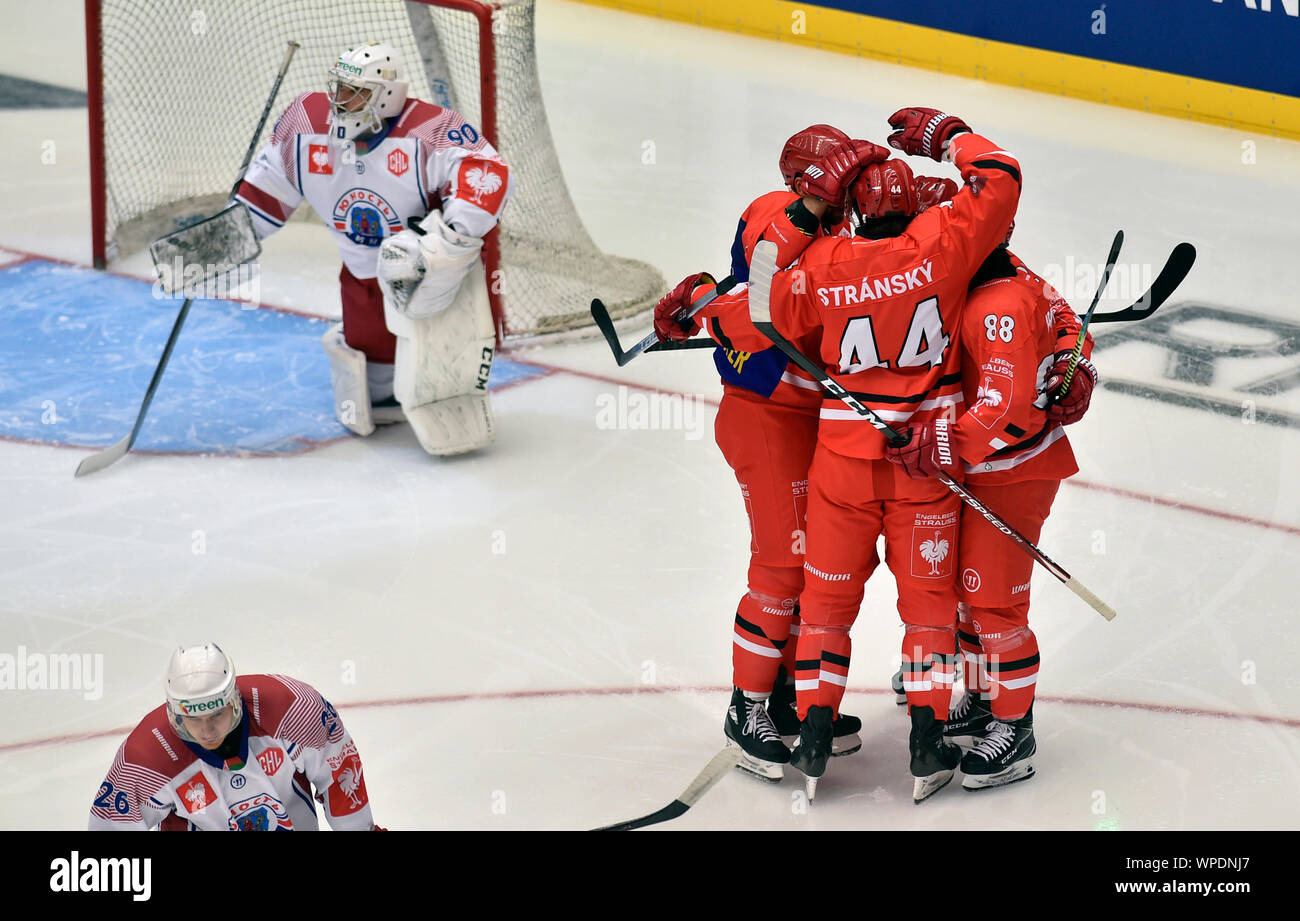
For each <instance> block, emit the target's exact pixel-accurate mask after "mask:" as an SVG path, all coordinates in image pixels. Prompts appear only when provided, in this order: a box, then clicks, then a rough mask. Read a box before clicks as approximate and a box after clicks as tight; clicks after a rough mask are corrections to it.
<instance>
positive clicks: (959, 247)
mask: <svg viewBox="0 0 1300 921" xmlns="http://www.w3.org/2000/svg"><path fill="white" fill-rule="evenodd" d="M949 149H950V151H951V152H952V155H953V162H954V163H955V164H956V166H957V167H958V169H960V170H961V173H962V176H963V178H964V179H965V180H966V185H965V186H964V187H963V188H962V189H961V190H960V191H959V192H958V193H957V194H956V196H954V197H953V199H952V200H951V201H949V202H945V203H943V204H941V205H938V206H936V207H933V208H930V209H928V210H927V211H924V212H923V213H921V214H919V215H917V216H916V217H915V218H914V219H913V220H912V222H911V223H910V224H909V225H908V227H907V229H906V230H905V231H904V232H903V233H902V234H900V235H899V236H896V237H890V238H887V239H883V240H870V239H866V238H863V237H852V238H845V237H833V238H832V237H828V238H822V239H818V240H815V241H814V242H813V243H812V244H811V245H810V246H809V247H808V249H807V250H805V251H804V254H803V256H802V257H801V258H800V260H799V262H798V263H797V265H796V266H795V267H793V268H791V269H789V270H787V271H782V272H778V273H777V274H776V276H775V278H773V281H772V299H771V313H772V322H773V324H774V325H775V326H776V328H777V329H778V330H780V331H781V332H782V334H783V335H785V336H786V337H787V338H788V339H790V340H791V341H792V342H799V341H800V340H801V339H802V338H803V337H805V336H813V337H815V338H816V340H817V342H818V348H817V349H816V350H815V351H812V352H811V353H806V354H810V357H814V358H815V359H816V358H819V359H820V363H821V364H822V366H823V367H825V368H827V369H828V370H830V371H831V373H832V374H833V375H834V376H836V378H837V379H838V380H839V381H840V383H841V384H842V385H843V386H844V387H845V389H847V390H848V391H850V392H851V393H852V394H853V395H854V396H855V397H857V399H858V400H860V401H861V402H863V403H865V404H866V405H867V406H868V407H869V408H870V409H872V410H873V411H875V413H876V414H877V415H878V416H880V418H882V419H883V420H884V421H886V422H888V423H889V424H890V425H891V426H893V427H894V428H895V429H898V430H902V429H904V428H905V427H906V426H907V425H908V424H909V423H921V422H924V421H928V420H929V419H931V418H933V417H935V416H937V415H939V414H941V413H944V412H945V411H948V412H959V411H960V410H961V409H962V408H963V406H964V401H963V398H962V377H961V349H960V348H959V342H958V337H959V336H960V325H961V318H962V311H963V308H964V307H965V304H966V294H967V288H968V286H969V282H970V279H971V276H972V275H974V273H975V270H976V269H977V268H978V267H979V266H980V264H981V263H983V261H984V259H985V257H986V256H987V255H988V254H989V253H990V252H991V251H992V250H993V248H994V246H996V245H997V244H998V243H999V242H1001V241H1002V240H1003V239H1004V238H1005V237H1006V233H1007V227H1008V225H1009V224H1010V223H1011V219H1012V217H1013V216H1014V215H1015V211H1016V206H1017V204H1018V203H1019V200H1020V167H1019V164H1018V163H1017V161H1016V160H1015V158H1014V157H1012V156H1011V155H1010V154H1008V153H1007V152H1006V151H1003V150H1000V149H998V147H997V145H995V144H993V143H992V142H991V141H989V140H988V139H986V138H984V137H981V136H979V135H976V134H961V135H958V136H957V137H956V138H954V139H953V141H952V144H951V146H950V148H949ZM705 313H706V314H707V315H710V316H717V317H720V318H721V319H722V322H723V324H724V325H725V326H726V327H727V328H728V330H729V335H730V337H731V339H732V341H733V342H734V343H736V346H737V347H738V348H745V347H746V346H747V345H749V344H752V343H759V342H762V341H763V337H762V336H761V334H760V333H759V332H758V331H757V330H756V329H754V328H753V325H752V324H750V323H749V320H748V300H747V290H746V289H742V288H741V287H739V286H738V287H737V288H736V289H733V290H732V291H731V292H729V293H728V294H727V295H725V296H723V297H720V298H718V299H717V300H715V301H714V302H713V303H712V304H710V305H709V307H707V308H705ZM742 331H743V332H744V335H743V336H742ZM948 407H953V409H952V410H948ZM820 418H821V427H820V435H819V437H820V439H821V441H822V442H823V443H824V444H825V445H826V446H827V447H828V448H830V449H831V450H833V451H835V452H836V453H839V454H844V455H847V456H850V457H863V458H878V457H883V456H884V448H885V440H884V437H883V436H882V435H881V434H880V433H879V432H877V431H876V429H875V428H874V427H873V426H872V425H871V423H870V422H868V421H867V419H866V418H864V417H862V416H860V415H858V414H857V413H856V412H854V411H853V410H852V409H849V408H848V407H846V406H844V404H843V403H841V402H840V401H839V400H837V399H835V398H834V397H829V396H826V397H823V401H822V408H821V412H820Z"/></svg>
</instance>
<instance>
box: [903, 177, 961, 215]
mask: <svg viewBox="0 0 1300 921" xmlns="http://www.w3.org/2000/svg"><path fill="white" fill-rule="evenodd" d="M912 187H913V188H914V189H916V204H917V211H924V210H925V209H926V208H933V207H934V206H935V205H938V204H942V203H943V202H946V201H948V200H950V199H951V198H952V197H953V196H954V195H956V194H957V191H958V189H959V188H960V187H959V186H958V185H957V183H955V182H953V181H952V180H951V179H936V178H934V177H933V176H917V177H916V178H915V179H914V180H913V182H912Z"/></svg>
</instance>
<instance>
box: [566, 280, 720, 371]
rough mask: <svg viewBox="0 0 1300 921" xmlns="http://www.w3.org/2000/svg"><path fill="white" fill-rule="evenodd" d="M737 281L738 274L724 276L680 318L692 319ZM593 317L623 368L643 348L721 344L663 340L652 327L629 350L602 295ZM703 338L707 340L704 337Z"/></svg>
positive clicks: (596, 300) (595, 300)
mask: <svg viewBox="0 0 1300 921" xmlns="http://www.w3.org/2000/svg"><path fill="white" fill-rule="evenodd" d="M735 285H736V279H735V277H734V276H731V275H728V276H727V277H726V278H724V279H722V281H720V282H718V284H717V286H716V287H715V288H714V289H713V290H712V291H710V292H709V293H708V294H706V295H704V296H703V297H701V298H700V299H699V300H698V301H696V302H695V303H694V304H692V305H691V309H690V310H688V311H686V312H685V313H682V314H681V315H680V316H678V317H677V319H678V320H679V321H680V320H689V319H690V318H691V317H693V316H695V315H696V314H697V313H699V312H700V311H701V310H703V309H704V308H705V307H707V306H708V305H709V304H710V303H712V302H713V299H714V298H716V297H720V296H721V295H723V294H726V293H727V292H728V291H730V290H731V289H732V288H734V287H735ZM591 318H592V319H593V320H595V321H596V328H597V329H599V330H600V332H601V335H603V336H604V337H605V341H606V342H607V343H609V350H610V351H611V352H613V353H614V361H616V362H618V366H619V367H620V368H621V367H623V366H624V365H625V364H627V363H628V362H629V361H631V360H632V359H633V358H636V357H637V356H638V355H640V354H641V353H642V352H650V351H664V352H666V351H671V350H674V349H698V348H717V343H714V342H707V343H705V344H704V345H691V344H688V343H685V342H684V343H681V344H677V343H674V344H672V345H669V343H668V342H661V341H660V340H659V334H658V333H656V332H655V331H654V330H651V331H650V332H649V334H648V335H646V336H645V337H644V338H643V339H642V340H641V341H640V342H638V343H637V344H636V345H634V346H632V347H631V348H630V349H628V350H627V351H626V352H625V351H623V346H622V344H621V343H620V342H619V341H618V333H617V332H615V331H614V321H613V319H611V317H610V315H609V310H607V309H606V308H605V305H604V303H603V302H602V301H601V300H600V298H593V299H592V302H591ZM701 341H702V342H703V340H701Z"/></svg>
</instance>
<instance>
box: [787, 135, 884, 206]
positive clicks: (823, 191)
mask: <svg viewBox="0 0 1300 921" xmlns="http://www.w3.org/2000/svg"><path fill="white" fill-rule="evenodd" d="M888 159H889V150H888V149H887V148H884V147H881V146H880V145H879V144H873V143H871V142H870V141H857V140H854V141H849V142H848V143H847V144H843V145H841V146H839V147H837V148H836V149H835V150H832V151H831V152H830V153H828V154H826V155H825V156H823V157H820V158H818V159H816V160H814V161H813V162H812V163H809V164H808V165H807V166H806V167H804V170H803V172H802V173H800V174H799V175H798V176H796V177H795V180H794V190H795V191H796V192H798V193H799V194H800V195H811V196H812V197H813V198H819V199H821V200H822V201H824V202H826V204H828V205H830V206H831V207H833V208H834V207H839V206H841V205H842V204H843V203H844V193H845V192H846V191H848V188H849V186H851V185H852V184H853V180H855V179H857V178H858V173H860V172H862V167H864V166H866V165H867V164H868V163H884V162H885V161H886V160H888Z"/></svg>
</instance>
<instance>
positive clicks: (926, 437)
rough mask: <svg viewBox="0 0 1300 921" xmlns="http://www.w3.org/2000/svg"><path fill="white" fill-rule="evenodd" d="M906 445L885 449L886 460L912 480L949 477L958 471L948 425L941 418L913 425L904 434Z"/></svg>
mask: <svg viewBox="0 0 1300 921" xmlns="http://www.w3.org/2000/svg"><path fill="white" fill-rule="evenodd" d="M907 435H908V438H907V441H906V442H905V443H903V444H901V445H888V446H886V448H885V458H886V459H887V460H890V461H892V462H893V463H895V464H898V465H899V466H900V467H902V468H903V472H904V473H906V474H907V475H908V476H909V477H911V478H912V479H914V480H923V479H925V478H926V477H931V476H938V474H939V471H941V470H942V471H943V472H944V473H946V474H948V475H949V476H954V475H956V474H957V473H958V472H959V471H960V470H961V469H962V464H961V458H959V457H958V456H957V451H956V450H955V449H954V447H953V444H952V439H951V438H950V437H949V436H950V430H949V422H948V420H947V419H945V418H943V417H942V416H941V417H939V418H938V419H935V420H934V421H933V422H927V423H925V424H924V425H919V426H917V425H914V426H912V427H911V428H909V429H908V430H907Z"/></svg>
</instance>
